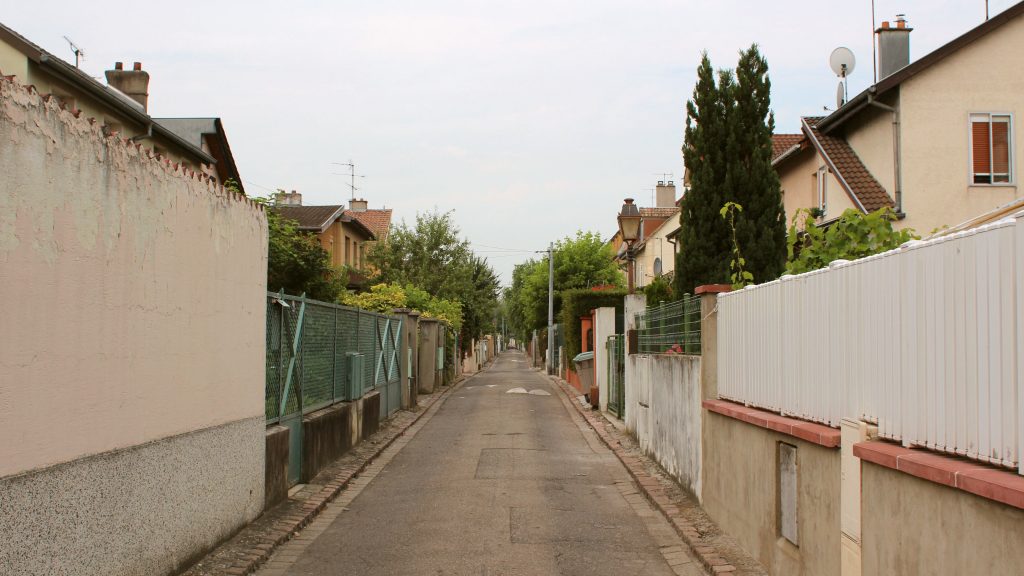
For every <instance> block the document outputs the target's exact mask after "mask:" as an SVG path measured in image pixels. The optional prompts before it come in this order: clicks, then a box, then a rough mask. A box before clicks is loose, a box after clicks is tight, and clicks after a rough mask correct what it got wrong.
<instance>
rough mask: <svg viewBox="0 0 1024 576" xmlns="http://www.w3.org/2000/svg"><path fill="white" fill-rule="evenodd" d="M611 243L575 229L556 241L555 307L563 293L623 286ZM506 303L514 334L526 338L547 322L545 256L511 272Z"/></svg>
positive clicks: (546, 264) (546, 271)
mask: <svg viewBox="0 0 1024 576" xmlns="http://www.w3.org/2000/svg"><path fill="white" fill-rule="evenodd" d="M613 256H614V254H613V253H612V248H611V246H610V245H609V244H608V243H607V242H604V241H603V240H601V236H600V235H599V234H598V233H596V232H583V231H578V232H576V234H575V236H570V237H566V238H564V239H562V240H560V241H558V242H556V243H555V252H554V268H555V270H554V287H555V296H554V309H555V316H556V317H557V316H558V314H559V311H560V310H561V309H562V292H563V291H565V290H571V289H575V288H591V287H594V286H601V285H612V286H616V287H621V286H623V283H624V282H623V280H624V278H623V276H622V272H621V271H619V269H618V267H617V266H616V264H615V261H614V260H613ZM504 298H505V304H506V306H507V309H508V312H509V314H510V318H509V320H510V323H511V325H512V332H513V334H516V335H518V336H519V337H520V338H525V337H526V336H527V335H528V334H529V333H530V332H532V331H533V330H534V329H540V328H544V327H545V326H547V324H548V259H547V258H546V257H545V258H541V259H538V260H528V261H526V262H524V263H522V264H518V265H517V266H516V267H515V269H514V270H513V272H512V286H511V287H510V288H509V290H507V291H506V293H505V295H504Z"/></svg>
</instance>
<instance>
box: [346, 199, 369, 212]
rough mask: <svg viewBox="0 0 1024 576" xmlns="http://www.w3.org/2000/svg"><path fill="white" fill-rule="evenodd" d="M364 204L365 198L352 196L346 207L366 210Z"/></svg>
mask: <svg viewBox="0 0 1024 576" xmlns="http://www.w3.org/2000/svg"><path fill="white" fill-rule="evenodd" d="M366 205H367V203H366V200H365V199H363V198H360V199H359V200H356V199H355V198H353V199H351V200H349V202H348V208H349V210H351V211H353V212H366Z"/></svg>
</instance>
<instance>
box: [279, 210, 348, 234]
mask: <svg viewBox="0 0 1024 576" xmlns="http://www.w3.org/2000/svg"><path fill="white" fill-rule="evenodd" d="M343 208H344V206H275V207H274V208H273V210H274V211H275V212H277V213H278V214H280V215H281V216H282V217H283V218H287V219H289V220H295V221H296V222H298V223H299V229H300V230H314V231H316V232H323V231H324V230H326V229H327V227H328V226H330V224H331V223H332V222H334V221H335V220H336V219H337V218H338V216H341V211H342V209H343Z"/></svg>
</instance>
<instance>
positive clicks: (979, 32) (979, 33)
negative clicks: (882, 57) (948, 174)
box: [819, 2, 1024, 133]
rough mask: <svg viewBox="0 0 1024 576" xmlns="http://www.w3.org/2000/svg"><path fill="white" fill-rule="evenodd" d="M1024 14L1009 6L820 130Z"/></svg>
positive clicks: (1022, 5)
mask: <svg viewBox="0 0 1024 576" xmlns="http://www.w3.org/2000/svg"><path fill="white" fill-rule="evenodd" d="M1022 14H1024V2H1018V3H1016V4H1014V5H1013V6H1010V7H1009V8H1007V9H1006V10H1003V11H1002V12H1000V13H999V14H996V15H995V16H993V17H992V18H990V19H988V20H986V21H985V22H983V23H981V24H979V25H978V26H975V27H974V28H972V29H970V30H968V31H967V32H965V33H964V34H961V35H960V36H957V37H956V38H954V39H953V40H951V41H949V42H947V43H946V44H943V45H942V46H940V47H938V48H936V49H935V50H932V51H931V52H929V53H928V54H925V55H924V56H922V57H921V58H918V59H917V60H915V61H913V62H911V63H910V64H908V65H906V66H904V67H903V68H901V69H899V70H897V71H896V72H894V73H892V74H890V75H889V76H886V77H885V78H883V79H881V80H879V81H878V82H876V83H875V84H873V85H871V86H869V87H868V88H867V89H866V90H864V91H863V92H861V93H860V94H858V95H856V96H854V97H853V98H851V99H850V101H849V102H847V103H846V104H844V105H843V106H841V107H840V108H839V109H838V110H836V111H835V112H833V113H832V114H829V116H828V117H827V118H824V119H823V120H822V121H821V123H820V125H819V128H820V129H821V130H822V131H824V132H825V133H828V132H830V131H831V130H832V129H833V128H835V127H837V126H840V125H841V124H842V123H843V122H845V121H846V120H847V119H849V118H850V117H852V116H853V115H854V114H856V113H857V112H858V111H860V110H861V109H862V108H864V107H865V106H868V105H869V104H870V102H871V100H873V99H874V98H875V97H877V96H881V95H882V94H885V93H886V92H888V91H889V90H892V89H893V88H897V87H899V86H900V84H903V83H904V82H906V81H907V80H910V79H911V78H913V77H914V76H916V75H918V74H920V73H921V72H924V71H925V70H927V69H928V68H930V67H931V66H934V65H935V64H938V63H939V62H941V61H942V60H943V59H945V58H946V57H947V56H949V55H951V54H954V53H955V52H956V51H957V50H960V49H961V48H964V47H965V46H967V45H969V44H971V43H972V42H974V41H976V40H979V39H981V38H983V37H985V36H987V35H988V34H991V33H992V32H994V31H995V30H997V29H998V28H999V27H1001V26H1002V25H1003V24H1006V23H1007V22H1010V21H1011V20H1013V19H1014V18H1016V17H1018V16H1020V15H1022Z"/></svg>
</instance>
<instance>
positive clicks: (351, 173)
mask: <svg viewBox="0 0 1024 576" xmlns="http://www.w3.org/2000/svg"><path fill="white" fill-rule="evenodd" d="M331 164H334V165H335V166H347V167H348V174H338V176H348V177H349V185H348V187H349V188H351V190H352V199H353V200H355V199H356V190H359V188H356V178H366V175H365V174H356V165H355V163H354V162H352V160H349V161H348V162H331Z"/></svg>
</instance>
